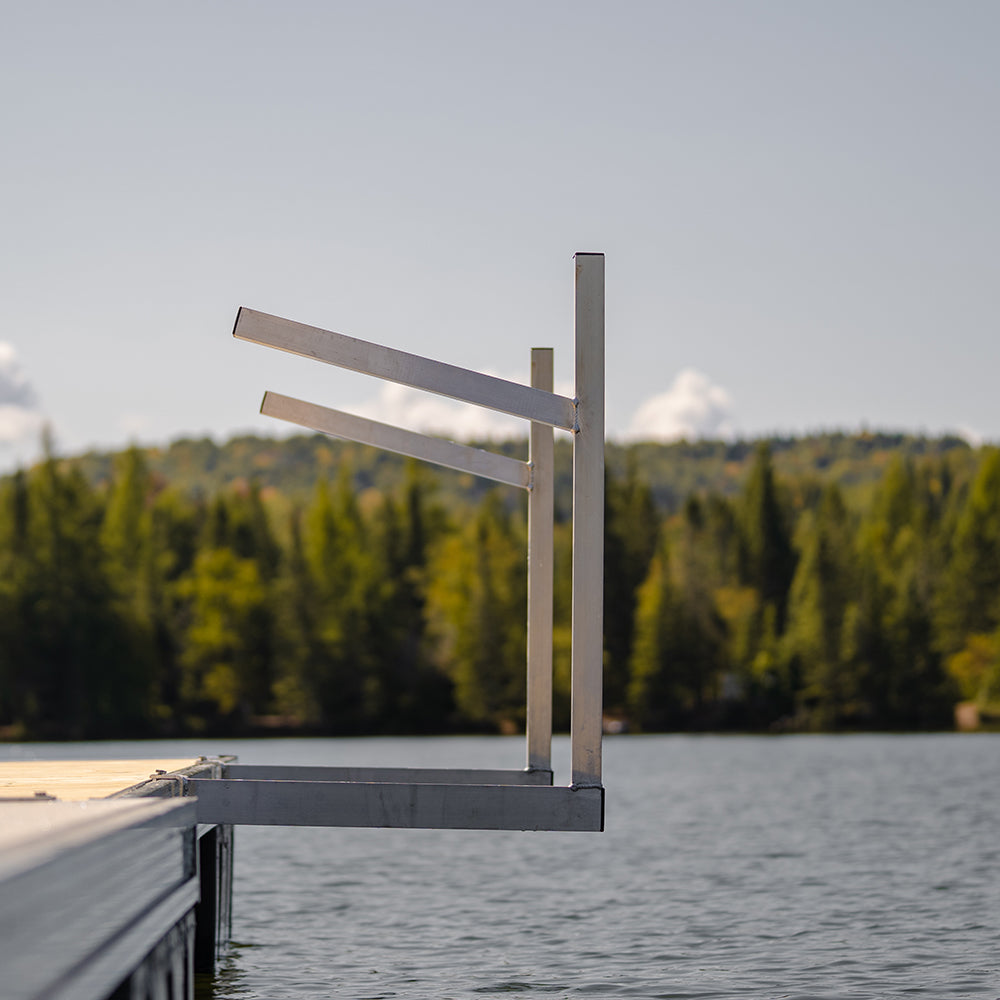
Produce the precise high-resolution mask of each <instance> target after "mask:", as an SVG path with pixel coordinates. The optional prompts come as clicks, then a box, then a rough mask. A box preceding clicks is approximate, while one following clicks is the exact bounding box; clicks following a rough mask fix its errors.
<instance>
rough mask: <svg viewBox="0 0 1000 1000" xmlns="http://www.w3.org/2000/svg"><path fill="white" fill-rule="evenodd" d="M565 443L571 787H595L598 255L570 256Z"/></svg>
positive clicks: (599, 639)
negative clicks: (570, 411)
mask: <svg viewBox="0 0 1000 1000" xmlns="http://www.w3.org/2000/svg"><path fill="white" fill-rule="evenodd" d="M576 413H577V420H576V428H575V433H574V438H573V625H572V630H573V637H572V643H573V652H572V684H573V694H572V723H571V734H570V740H571V755H572V771H573V779H572V784H573V785H574V786H578V787H579V786H600V784H601V736H602V714H603V706H602V701H603V698H602V695H603V691H602V688H603V680H604V671H603V666H604V664H603V660H604V651H603V647H604V641H603V640H604V621H603V619H604V254H600V253H578V254H577V255H576Z"/></svg>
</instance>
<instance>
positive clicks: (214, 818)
mask: <svg viewBox="0 0 1000 1000" xmlns="http://www.w3.org/2000/svg"><path fill="white" fill-rule="evenodd" d="M574 261H575V278H576V281H575V354H576V357H575V373H576V374H575V396H574V398H573V399H568V398H567V397H565V396H560V395H557V394H556V393H555V392H553V374H552V367H553V366H552V350H551V348H535V349H533V350H532V355H531V372H532V375H531V385H530V386H526V385H522V384H520V383H516V382H509V381H506V380H504V379H499V378H495V377H493V376H490V375H485V374H482V373H481V372H476V371H470V370H468V369H464V368H458V367H456V366H454V365H449V364H445V363H443V362H440V361H433V360H431V359H429V358H423V357H420V356H418V355H414V354H407V353H405V352H403V351H398V350H395V349H393V348H388V347H382V346H380V345H378V344H372V343H369V342H367V341H363V340H357V339H356V338H353V337H348V336H345V335H344V334H340V333H334V332H332V331H329V330H323V329H320V328H318V327H311V326H306V325H304V324H301V323H295V322H293V321H291V320H287V319H281V318H280V317H277V316H271V315H269V314H267V313H261V312H256V311H254V310H250V309H246V308H241V309H240V310H239V312H238V314H237V318H236V325H235V327H234V330H233V335H234V336H235V337H236V338H238V339H240V340H247V341H251V342H253V343H256V344H261V345H264V346H267V347H274V348H277V349H279V350H283V351H287V352H289V353H292V354H297V355H300V356H302V357H306V358H312V359H314V360H317V361H323V362H326V363H328V364H332V365H337V366H339V367H341V368H347V369H350V370H353V371H358V372H363V373H364V374H367V375H374V376H376V377H378V378H382V379H386V380H388V381H392V382H397V383H400V384H402V385H408V386H411V387H414V388H417V389H422V390H425V391H428V392H434V393H438V394H440V395H444V396H449V397H451V398H454V399H459V400H462V401H464V402H467V403H473V404H476V405H479V406H484V407H487V408H490V409H494V410H498V411H500V412H503V413H508V414H512V415H514V416H517V417H521V418H523V419H525V420H528V421H530V454H529V460H528V461H527V462H520V461H517V460H516V459H512V458H509V457H507V456H504V455H500V454H495V453H492V452H488V451H484V450H481V449H478V448H472V447H469V446H467V445H461V444H456V443H454V442H451V441H445V440H442V439H440V438H435V437H430V436H428V435H424V434H416V433H413V432H412V431H407V430H403V429H402V428H399V427H392V426H389V425H387V424H382V423H378V422H377V421H373V420H367V419H364V418H362V417H357V416H354V415H352V414H348V413H344V412H342V411H339V410H333V409H329V408H327V407H323V406H317V405H316V404H313V403H307V402H304V401H302V400H297V399H293V398H291V397H289V396H282V395H279V394H277V393H273V392H268V393H266V394H265V396H264V400H263V403H262V405H261V412H262V413H265V414H267V415H270V416H274V417H278V418H280V419H282V420H288V421H291V422H292V423H296V424H299V425H301V426H304V427H308V428H310V429H312V430H316V431H320V432H322V433H324V434H329V435H331V436H334V437H339V438H345V439H347V440H350V441H356V442H358V443H361V444H366V445H373V446H375V447H379V448H383V449H386V450H388V451H393V452H396V453H398V454H402V455H407V456H409V457H413V458H418V459H422V460H424V461H428V462H433V463H435V464H438V465H442V466H446V467H448V468H452V469H458V470H460V471H463V472H468V473H471V474H473V475H477V476H482V477H485V478H487V479H492V480H495V481H497V482H501V483H506V484H508V485H512V486H517V487H520V488H521V489H525V490H527V492H528V656H527V660H528V663H527V671H528V681H527V726H526V730H527V732H526V743H527V762H526V768H525V769H524V770H523V771H514V770H511V771H484V770H470V769H463V768H454V769H452V768H447V769H430V770H427V769H407V768H329V767H312V768H301V767H294V768H293V767H279V766H269V765H268V766H252V765H235V764H223V767H222V772H223V773H222V776H221V777H217V778H205V777H192V778H189V777H186V776H181V777H180V779H179V782H180V785H181V786H182V788H183V792H184V793H185V794H188V795H195V796H197V798H198V806H197V810H198V820H199V822H201V823H218V824H249V825H287V826H354V827H359V826H360V827H410V828H429V829H470V830H584V831H600V830H603V829H604V788H603V785H602V779H601V739H602V678H603V671H602V667H603V603H604V255H603V254H600V253H577V254H576V255H575V258H574ZM553 428H559V429H561V430H564V431H569V432H571V433H572V435H573V608H572V626H571V628H572V634H571V643H572V652H571V657H572V668H571V685H572V692H571V703H572V723H571V733H570V739H571V759H572V765H571V768H572V773H571V781H570V784H569V785H565V786H557V785H553V783H552V781H553V774H552V758H551V743H552V594H553V584H552V571H553V565H552V564H553V501H554V489H553V483H554V469H553V464H554V448H553V439H552V436H553ZM167 777H170V776H167Z"/></svg>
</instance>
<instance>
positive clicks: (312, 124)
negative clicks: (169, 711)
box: [0, 0, 1000, 471]
mask: <svg viewBox="0 0 1000 1000" xmlns="http://www.w3.org/2000/svg"><path fill="white" fill-rule="evenodd" d="M0 7H2V11H0V13H2V15H3V22H2V23H3V30H2V32H0V87H2V93H3V95H4V97H3V100H2V102H0V135H2V137H3V155H2V157H0V471H6V470H9V469H11V468H13V467H15V466H16V465H17V464H18V463H23V462H27V461H31V460H33V458H34V457H36V456H37V454H38V448H39V440H40V434H41V428H42V427H43V426H45V425H47V426H49V427H50V428H51V432H52V435H53V438H54V441H55V447H56V449H57V451H59V452H60V453H63V454H75V453H78V452H80V451H83V450H86V449H89V448H119V447H124V446H125V445H126V444H128V443H130V442H132V441H136V442H139V443H143V444H165V443H167V442H168V441H170V440H173V439H176V438H178V437H192V436H195V437H200V436H204V435H209V436H212V437H214V438H216V439H217V440H220V441H221V440H224V439H225V438H227V437H228V436H230V435H233V434H237V433H246V432H252V433H269V434H274V433H286V432H289V431H291V430H292V428H287V427H285V426H284V425H281V424H279V423H277V422H275V421H273V420H271V419H269V418H266V417H262V416H260V415H259V414H258V412H257V411H258V408H259V405H260V400H261V396H262V395H263V392H264V390H265V389H271V390H275V391H277V392H282V393H285V394H287V395H292V396H298V397H300V398H303V399H306V400H309V401H310V402H316V403H320V404H323V405H326V406H333V407H337V408H341V409H345V410H349V411H352V412H357V413H362V414H363V415H366V416H370V417H374V418H376V419H380V420H383V421H385V422H388V423H398V424H401V425H403V426H408V427H411V428H414V429H419V430H429V431H437V432H446V433H448V434H449V435H451V436H453V437H457V438H463V437H469V436H480V437H481V436H490V435H492V436H498V435H504V434H507V433H518V432H522V431H523V424H522V425H519V424H518V422H517V421H515V420H513V419H511V418H505V417H501V416H499V415H496V414H492V413H490V412H488V411H483V410H477V409H475V408H472V407H460V406H458V404H453V403H450V402H448V401H445V400H442V399H440V398H439V397H433V396H427V395H426V394H423V393H418V392H416V391H415V390H407V389H402V388H400V387H398V386H390V385H386V384H384V383H380V382H378V381H376V380H374V379H371V378H369V377H366V376H363V375H358V374H355V373H349V372H343V371H341V370H339V369H336V368H333V367H330V366H327V365H322V364H319V363H317V362H315V361H308V360H306V359H303V358H296V357H292V356H290V355H285V354H281V353H279V352H276V351H273V350H269V349H267V348H264V347H260V346H256V345H252V344H247V343H244V342H240V341H236V340H234V339H233V338H232V336H231V332H232V326H233V321H234V319H235V315H236V311H237V309H238V307H239V306H241V305H246V306H249V307H251V308H253V309H259V310H262V311H264V312H270V313H275V314H277V315H280V316H285V317H287V318H289V319H294V320H297V321H299V322H303V323H308V324H311V325H314V326H320V327H324V328H326V329H332V330H336V331H339V332H341V333H347V334H350V335H352V336H355V337H359V338H362V339H365V340H370V341H374V342H376V343H381V344H386V345H389V346H392V347H397V348H400V349H402V350H406V351H409V352H411V353H415V354H422V355H425V356H428V357H432V358H436V359H439V360H442V361H447V362H449V363H452V364H456V365H461V366H463V367H468V368H474V369H479V370H483V371H488V372H490V373H492V374H496V375H501V376H503V377H505V378H511V379H515V380H517V381H527V379H528V370H529V368H528V366H529V358H530V349H531V348H532V347H535V346H545V347H552V348H554V349H555V367H556V382H557V391H562V392H564V393H566V394H568V395H572V378H573V371H572V365H573V361H572V355H573V316H572V312H573V259H572V258H573V254H574V253H575V252H576V251H602V252H604V253H605V254H606V258H607V363H606V378H607V427H608V433H609V436H610V437H613V438H616V439H619V440H630V439H632V440H634V439H640V438H641V439H664V440H671V439H674V438H676V437H678V436H687V437H690V438H693V437H699V436H708V437H733V436H757V435H762V434H770V433H783V434H801V433H808V432H812V431H818V430H848V431H851V430H858V429H861V428H868V429H873V430H875V429H885V430H904V431H910V432H915V433H927V434H940V433H945V432H958V433H962V434H964V435H966V436H967V437H969V438H970V439H971V440H973V441H975V442H978V441H981V440H986V441H998V440H1000V394H998V392H997V390H996V383H997V377H996V376H997V371H998V370H1000V329H998V295H1000V280H998V279H1000V273H998V272H1000V248H998V232H1000V184H998V182H997V178H998V177H1000V129H998V127H997V123H998V121H1000V59H998V58H997V52H998V46H1000V4H998V3H996V2H995V0H982V2H970V0H949V2H947V3H945V2H943V0H942V2H936V3H927V2H923V0H876V2H873V0H837V2H836V3H833V2H825V3H821V2H817V0H789V2H779V0H755V2H750V0H740V2H735V0H685V2H676V0H675V2H671V0H662V2H657V3H639V2H629V0H623V2H618V3H615V4H609V3H606V2H599V3H592V2H587V0H575V2H563V0H531V2H527V0H507V2H505V3H503V4H486V3H478V2H469V0H462V2H443V0H422V2H419V3H417V2H406V3H402V2H383V0H366V2H364V3H361V2H352V3H338V2H335V0H323V2H318V0H317V2H312V0H308V2H307V0H283V2H282V3H277V2H268V3H262V2H254V0H240V2H210V0H198V2H191V0H172V2H171V3H169V4H150V3H134V2H126V0H119V2H114V3H109V2H102V0H88V3H86V4H82V3H79V2H77V0H73V2H47V0H38V2H35V3H30V4H29V3H23V2H15V0H0Z"/></svg>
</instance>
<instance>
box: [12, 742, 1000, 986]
mask: <svg viewBox="0 0 1000 1000" xmlns="http://www.w3.org/2000/svg"><path fill="white" fill-rule="evenodd" d="M556 749H557V754H556V766H557V780H559V781H564V780H565V778H564V777H561V775H560V773H559V772H560V769H561V774H562V775H565V773H566V771H565V759H566V756H567V754H566V745H565V742H564V741H557V748H556ZM188 753H191V754H198V753H206V754H215V753H236V754H238V755H239V757H240V760H241V761H242V762H244V763H268V762H273V763H311V764H372V765H376V764H397V765H399V764H402V765H408V766H444V765H461V766H469V767H480V766H481V767H519V766H521V764H522V755H523V743H522V741H520V740H516V739H504V738H451V739H448V738H442V739H436V738H435V739H378V740H280V741H239V740H236V741H226V742H222V741H217V740H202V741H183V742H182V741H171V742H162V743H100V744H87V745H84V744H69V745H67V744H60V745H38V744H32V745H22V746H2V747H0V757H4V758H8V759H9V758H11V757H14V758H16V757H23V756H38V757H68V756H75V757H117V756H143V757H149V756H158V755H164V756H171V757H177V756H184V755H185V754H188ZM605 784H606V786H607V832H605V833H603V834H553V833H482V832H468V833H466V832H456V831H409V830H338V829H310V828H298V829H278V828H249V827H248V828H240V829H238V830H237V833H236V879H235V893H234V922H233V936H234V941H235V943H234V946H233V948H232V949H231V951H230V953H229V956H228V957H227V959H226V960H225V961H224V962H223V963H222V965H221V966H220V968H219V970H218V972H217V975H216V976H215V977H214V978H212V979H206V980H204V981H203V982H202V983H201V984H200V986H199V997H200V998H202V1000H208V998H214V1000H230V998H232V1000H236V998H240V1000H244V998H256V997H259V998H269V1000H272V998H273V1000H277V998H296V1000H302V998H306V997H309V998H312V997H328V996H334V997H350V998H354V1000H364V998H372V1000H374V998H389V997H393V998H395V997H399V998H411V997H412V998H434V1000H448V998H456V1000H457V998H467V1000H472V998H481V997H492V996H504V995H507V994H520V995H525V996H529V997H530V996H537V997H546V998H549V997H552V998H558V997H581V996H590V997H598V998H600V997H609V998H611V997H644V998H668V997H669V998H734V1000H735V998H740V1000H745V998H789V1000H791V998H794V1000H807V998H809V1000H820V998H821V1000H833V998H849V997H870V998H878V1000H883V998H897V997H898V998H903V997H907V998H912V997H921V996H923V997H931V998H941V1000H952V998H961V997H979V998H983V997H986V998H990V1000H997V998H1000V794H998V792H1000V736H997V735H981V736H980V735H962V736H957V735H956V736H952V735H928V736H877V735H876V736H789V737H773V738H767V737H722V736H705V737H686V736H650V737H638V736H623V737H614V738H611V739H608V740H606V742H605Z"/></svg>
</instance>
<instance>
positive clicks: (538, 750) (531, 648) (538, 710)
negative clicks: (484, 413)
mask: <svg viewBox="0 0 1000 1000" xmlns="http://www.w3.org/2000/svg"><path fill="white" fill-rule="evenodd" d="M552 367H553V366H552V348H551V347H533V348H532V349H531V384H532V385H533V386H534V387H535V388H536V389H544V390H545V391H546V392H552V385H553V375H552ZM552 438H553V432H552V428H551V427H550V426H548V425H547V424H542V423H539V422H538V421H534V420H533V421H532V422H531V433H530V439H529V446H528V447H529V450H528V461H529V462H530V463H531V489H530V490H529V492H528V707H527V726H526V728H527V743H528V769H529V770H532V771H536V770H540V771H551V770H552V569H553V567H552V563H553V505H554V493H555V490H554V482H555V469H554V456H555V448H554V445H553V440H552Z"/></svg>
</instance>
